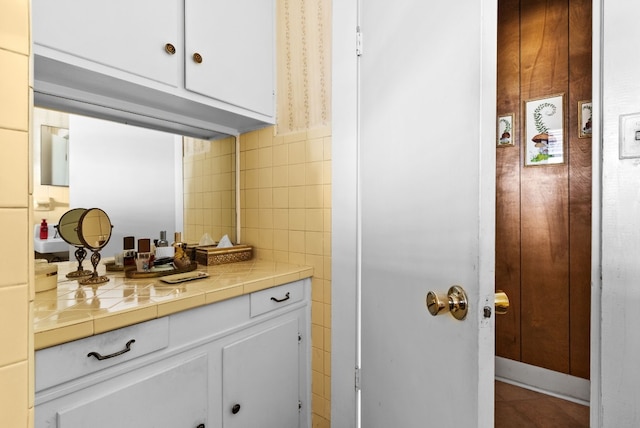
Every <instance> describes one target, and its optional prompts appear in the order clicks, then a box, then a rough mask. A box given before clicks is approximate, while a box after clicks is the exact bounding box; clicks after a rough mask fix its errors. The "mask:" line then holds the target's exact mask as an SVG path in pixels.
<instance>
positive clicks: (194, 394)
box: [56, 354, 208, 428]
mask: <svg viewBox="0 0 640 428" xmlns="http://www.w3.org/2000/svg"><path fill="white" fill-rule="evenodd" d="M207 367H208V362H207V355H205V354H203V355H200V356H197V357H194V358H191V359H189V360H186V361H184V362H179V363H175V364H173V365H168V366H163V367H162V368H161V369H159V371H157V372H154V373H151V374H149V375H147V376H146V377H142V378H138V379H136V380H135V381H133V382H132V383H129V384H126V385H123V386H122V387H121V388H113V389H110V390H109V392H107V393H106V394H104V395H94V394H90V391H78V392H77V393H74V394H73V395H74V396H75V397H69V396H67V397H62V399H61V400H60V401H62V400H63V402H61V403H60V407H59V408H58V410H57V412H56V413H57V427H58V428H89V427H91V428H100V427H103V428H114V427H118V428H134V427H135V428H143V427H149V428H151V427H157V428H163V427H172V428H173V427H175V428H182V427H184V428H197V427H198V426H206V422H207V420H206V419H207V376H206V373H207ZM123 376H124V377H126V375H123ZM95 387H100V385H99V384H98V385H95ZM89 390H91V388H89ZM100 390H101V391H102V390H104V388H100ZM88 395H89V396H90V397H91V398H87V396H88ZM201 424H202V425H201Z"/></svg>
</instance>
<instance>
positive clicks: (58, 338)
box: [34, 320, 94, 350]
mask: <svg viewBox="0 0 640 428" xmlns="http://www.w3.org/2000/svg"><path fill="white" fill-rule="evenodd" d="M93 335H94V331H93V320H86V321H82V322H78V323H74V324H69V325H66V326H63V327H56V328H51V329H48V330H43V331H39V332H36V333H35V334H34V348H35V350H38V349H43V348H48V347H50V346H55V345H59V344H61V343H65V342H71V341H74V340H78V339H83V338H85V337H89V336H93Z"/></svg>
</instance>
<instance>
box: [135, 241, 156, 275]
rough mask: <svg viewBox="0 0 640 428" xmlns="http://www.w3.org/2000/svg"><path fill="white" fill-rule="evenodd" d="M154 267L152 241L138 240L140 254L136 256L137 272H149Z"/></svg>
mask: <svg viewBox="0 0 640 428" xmlns="http://www.w3.org/2000/svg"><path fill="white" fill-rule="evenodd" d="M152 266H153V254H152V253H151V240H150V239H148V238H146V239H138V253H137V254H136V270H137V271H138V272H148V271H149V269H151V267H152Z"/></svg>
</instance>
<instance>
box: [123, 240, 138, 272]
mask: <svg viewBox="0 0 640 428" xmlns="http://www.w3.org/2000/svg"><path fill="white" fill-rule="evenodd" d="M122 247H123V250H124V251H123V252H122V262H123V264H124V266H125V267H133V266H136V249H135V247H136V241H135V238H134V237H133V236H125V237H124V239H123V245H122Z"/></svg>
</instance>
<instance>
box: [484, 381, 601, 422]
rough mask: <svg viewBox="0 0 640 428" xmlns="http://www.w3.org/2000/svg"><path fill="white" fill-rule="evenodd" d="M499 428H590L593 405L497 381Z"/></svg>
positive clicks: (496, 403) (496, 412) (496, 420)
mask: <svg viewBox="0 0 640 428" xmlns="http://www.w3.org/2000/svg"><path fill="white" fill-rule="evenodd" d="M495 406H496V408H495V409H496V410H495V428H516V427H517V428H588V427H589V407H587V406H583V405H580V404H577V403H574V402H571V401H566V400H562V399H560V398H556V397H552V396H549V395H545V394H540V393H538V392H535V391H530V390H528V389H524V388H519V387H517V386H514V385H510V384H508V383H504V382H498V381H496V397H495Z"/></svg>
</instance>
